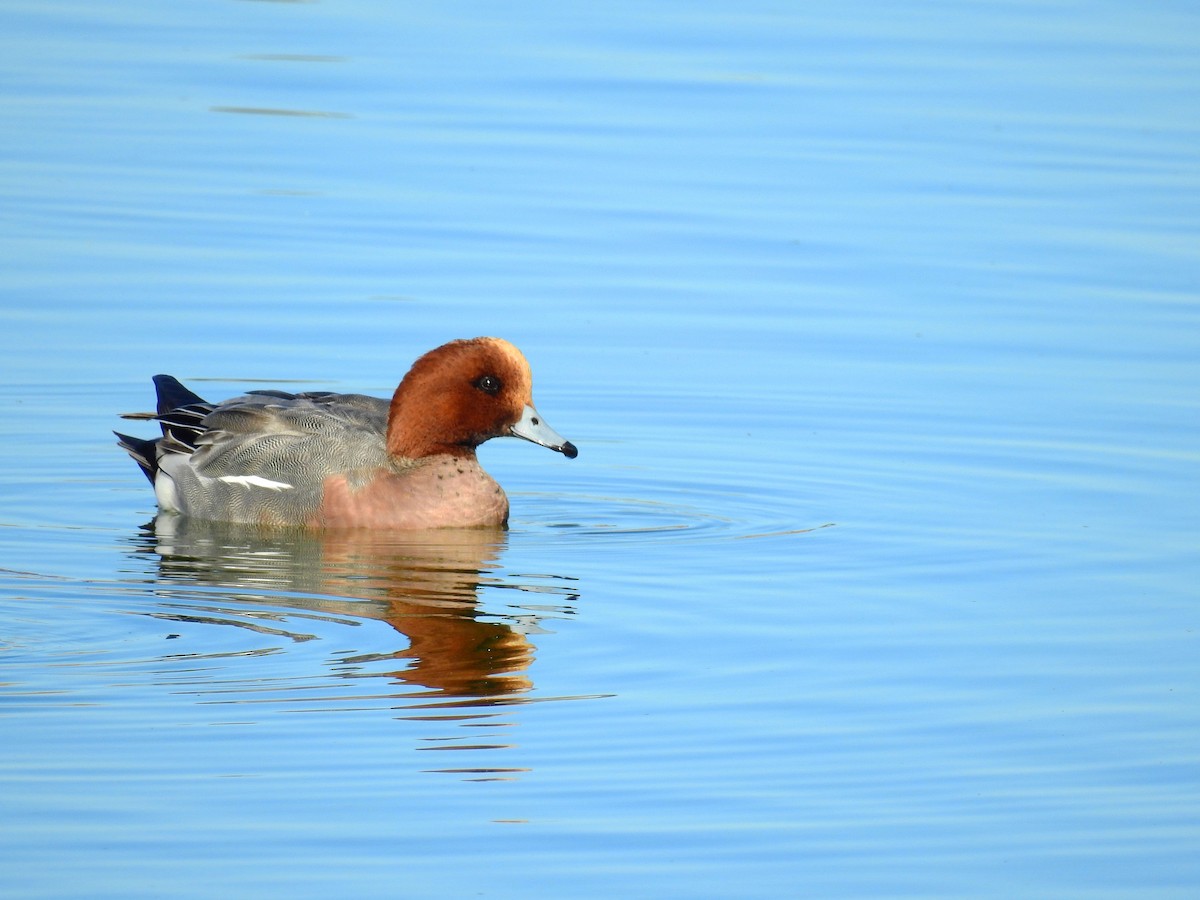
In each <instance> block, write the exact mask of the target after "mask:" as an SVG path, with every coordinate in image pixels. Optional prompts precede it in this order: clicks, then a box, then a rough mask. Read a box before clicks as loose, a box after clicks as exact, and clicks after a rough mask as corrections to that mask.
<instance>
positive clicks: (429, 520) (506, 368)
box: [113, 337, 579, 530]
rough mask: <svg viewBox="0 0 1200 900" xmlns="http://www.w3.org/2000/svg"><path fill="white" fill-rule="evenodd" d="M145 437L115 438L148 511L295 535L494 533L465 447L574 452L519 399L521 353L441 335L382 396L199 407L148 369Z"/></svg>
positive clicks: (492, 502)
mask: <svg viewBox="0 0 1200 900" xmlns="http://www.w3.org/2000/svg"><path fill="white" fill-rule="evenodd" d="M153 381H154V386H155V390H156V393H157V400H158V402H157V410H156V412H153V413H126V414H123V416H122V418H126V419H140V420H155V421H157V422H158V423H159V424H160V426H161V430H162V436H161V437H157V438H151V439H146V438H138V437H132V436H130V435H127V434H122V433H121V432H119V431H114V432H113V433H114V434H115V435H116V436H117V444H118V446H120V447H121V448H123V449H124V450H125V451H126V452H127V453H128V454H129V455H130V456H131V457H132V458H133V460H134V462H136V463H137V464H138V466H139V467H140V468H141V470H142V472H143V473H144V474H145V476H146V477H147V478H148V479H149V480H150V484H151V485H153V487H154V494H155V498H156V500H157V503H158V507H159V510H160V512H161V513H167V514H178V515H182V516H187V517H191V518H195V519H202V520H207V521H214V522H231V523H242V524H253V525H262V526H301V527H304V528H308V529H340V528H375V529H385V528H390V529H404V530H415V529H428V528H484V527H492V528H505V527H507V524H508V517H509V502H508V497H507V495H506V494H505V493H504V489H503V488H501V487H500V485H499V484H498V483H497V482H496V481H495V479H493V478H492V477H491V476H490V475H489V474H488V473H487V472H486V471H484V469H483V467H482V466H481V465H480V463H479V460H478V458H477V456H476V449H477V448H478V447H479V445H480V444H482V443H483V442H484V441H488V440H491V439H492V438H495V437H506V436H511V437H518V438H523V439H525V440H527V441H532V442H533V443H535V444H539V445H541V446H543V447H547V448H549V449H550V450H554V451H556V452H558V453H561V454H562V455H563V456H565V457H567V458H568V459H574V458H575V457H576V456H577V455H578V452H579V451H578V450H577V449H576V447H575V445H574V444H572V443H571V442H570V441H567V440H565V439H564V438H562V437H561V436H560V435H559V434H558V433H557V432H556V431H555V430H554V429H553V428H551V427H550V426H549V425H548V424H547V423H546V421H545V420H544V419H543V418H542V416H541V414H540V413H539V412H538V411H537V408H536V407H535V406H534V404H533V376H532V373H531V370H530V366H529V362H528V361H527V360H526V359H525V356H524V355H523V354H522V353H521V351H520V350H518V349H517V348H516V347H515V346H513V345H512V344H511V343H509V342H508V341H506V340H504V339H502V338H496V337H476V338H470V339H463V340H454V341H450V342H449V343H446V344H443V345H441V346H440V347H436V348H434V349H433V350H430V351H429V352H428V353H426V354H424V355H423V356H421V357H420V358H418V359H417V361H416V362H414V363H413V364H412V368H410V369H409V371H408V374H406V375H405V376H404V378H403V380H402V381H401V382H400V385H399V387H397V388H396V391H395V393H394V394H393V395H392V397H391V398H390V399H387V398H382V397H373V396H367V395H365V394H339V393H333V392H330V391H305V392H302V393H288V392H286V391H280V390H255V391H249V392H248V393H245V394H242V395H241V396H238V397H233V398H231V399H228V400H223V401H220V402H217V403H211V402H209V401H207V400H204V399H203V398H201V397H200V396H198V395H197V394H194V393H193V392H192V391H190V390H189V389H188V388H186V387H185V386H184V385H183V384H182V383H181V382H180V381H179V380H178V379H176V378H174V377H173V376H171V375H155V376H154V378H153Z"/></svg>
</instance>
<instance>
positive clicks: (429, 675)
mask: <svg viewBox="0 0 1200 900" xmlns="http://www.w3.org/2000/svg"><path fill="white" fill-rule="evenodd" d="M506 541H507V535H506V534H505V533H504V532H502V531H492V530H473V529H461V530H455V529H447V530H440V531H431V532H406V533H382V534H381V533H373V532H358V531H353V532H340V533H338V532H327V533H308V532H301V531H295V532H292V531H286V532H278V531H262V530H259V529H255V528H246V527H238V526H229V525H225V524H218V523H208V522H196V521H191V520H187V519H183V518H180V517H178V516H172V515H160V516H159V517H158V518H157V519H156V520H155V521H154V522H153V523H151V524H150V525H148V526H147V527H146V529H145V532H144V534H143V535H142V536H141V538H140V540H139V549H140V550H142V551H145V552H153V553H154V554H156V557H157V575H158V577H159V578H160V579H161V580H162V581H165V582H170V583H172V584H176V585H188V586H218V587H221V588H224V589H226V590H228V591H230V592H231V593H230V595H229V596H231V597H232V598H233V599H236V600H238V601H240V602H253V603H256V604H265V605H269V606H271V607H276V608H283V609H285V610H291V611H293V612H295V613H296V615H291V616H287V617H286V619H288V620H296V621H299V622H303V621H305V619H304V617H305V616H306V615H308V616H311V614H314V613H316V614H320V615H321V616H323V617H329V616H333V617H354V618H361V617H366V618H372V619H377V620H380V621H384V622H386V623H388V624H389V625H391V626H392V627H393V628H395V629H396V630H397V631H398V632H400V633H401V634H402V635H404V636H405V637H406V638H407V641H408V646H407V648H405V649H403V650H388V651H385V652H365V651H364V652H353V651H351V652H348V653H346V654H345V655H343V656H341V657H339V658H338V660H337V663H336V665H337V669H338V672H337V674H339V675H341V676H343V677H346V678H355V677H372V678H378V677H380V676H381V675H382V676H387V677H388V678H389V679H394V681H396V682H400V683H404V684H407V685H411V686H414V687H419V688H424V689H426V690H427V691H429V692H432V693H433V695H435V696H442V697H445V698H452V697H456V698H496V699H499V698H503V697H507V696H511V695H513V694H519V693H523V692H526V691H528V690H530V689H531V687H532V684H531V682H530V680H529V676H528V669H529V666H530V663H531V661H532V659H533V653H534V647H533V645H532V644H531V643H530V641H529V638H528V635H529V634H530V633H534V632H537V631H538V630H540V626H539V625H538V622H539V620H540V619H542V618H544V617H545V616H553V615H560V616H561V615H569V614H570V613H571V612H572V607H571V605H570V604H571V603H572V602H573V601H574V599H575V595H574V593H573V583H572V581H571V579H569V578H565V577H563V576H544V577H541V578H539V577H537V576H522V581H520V582H514V581H513V580H512V579H510V578H506V577H502V576H500V575H498V574H497V570H498V568H499V563H498V560H499V558H500V556H501V554H502V552H503V551H504V549H505V546H506ZM483 587H493V588H508V589H516V590H519V591H526V592H534V593H536V594H538V595H539V600H540V601H545V600H546V599H552V600H554V601H557V602H554V603H550V604H547V603H545V602H539V603H537V604H517V605H516V608H515V610H514V611H512V612H509V613H506V614H503V615H497V614H495V613H485V612H484V611H483V610H482V609H481V608H480V596H479V594H480V589H481V588H483ZM547 594H549V595H550V596H549V597H547V596H546V595H547ZM177 606H178V608H177V609H172V610H170V611H164V612H159V613H157V614H156V615H158V616H159V617H160V618H170V619H176V620H179V621H187V622H205V623H210V624H211V623H217V624H227V625H235V626H237V627H241V628H251V629H252V630H254V631H259V632H262V633H265V634H272V635H287V636H288V637H290V638H292V639H293V640H295V641H304V640H309V639H312V638H313V637H314V635H311V634H306V633H304V632H303V631H300V630H297V628H298V627H302V626H296V625H294V624H293V622H291V621H283V622H281V621H279V620H274V621H271V622H265V621H262V620H261V619H256V620H250V621H247V619H246V617H245V615H244V614H243V615H240V616H238V615H225V614H223V613H222V612H221V611H220V610H218V611H217V612H216V613H215V614H213V613H211V612H210V611H208V610H204V611H201V610H200V609H197V608H196V606H195V605H194V604H189V603H182V604H177ZM281 626H282V627H281ZM393 662H394V663H395V664H397V666H396V668H394V669H393V668H391V665H392V663H393ZM380 663H382V664H383V665H384V669H383V671H381V670H380V668H379V664H380ZM426 696H429V695H428V694H426ZM430 699H431V700H432V699H433V698H432V697H430ZM439 705H444V703H443V704H439Z"/></svg>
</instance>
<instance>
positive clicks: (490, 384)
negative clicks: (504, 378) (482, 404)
mask: <svg viewBox="0 0 1200 900" xmlns="http://www.w3.org/2000/svg"><path fill="white" fill-rule="evenodd" d="M475 387H477V388H479V389H480V390H481V391H483V392H484V393H485V394H491V395H492V396H495V395H496V394H498V393H500V388H502V387H504V385H503V384H502V383H501V382H500V379H499V378H497V377H496V376H495V375H480V376H479V377H478V378H476V379H475Z"/></svg>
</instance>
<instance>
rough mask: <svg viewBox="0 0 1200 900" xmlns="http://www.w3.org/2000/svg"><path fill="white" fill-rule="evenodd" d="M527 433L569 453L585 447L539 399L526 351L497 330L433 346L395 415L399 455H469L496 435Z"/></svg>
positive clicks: (399, 393)
mask: <svg viewBox="0 0 1200 900" xmlns="http://www.w3.org/2000/svg"><path fill="white" fill-rule="evenodd" d="M507 435H511V436H513V437H519V438H524V439H525V440H527V441H533V443H535V444H541V445H542V446H543V447H549V448H550V449H551V450H557V451H558V452H559V453H561V454H563V455H564V456H566V457H567V458H568V459H574V458H575V457H576V456H577V455H578V453H579V451H578V450H576V449H575V445H574V444H572V443H571V442H570V441H567V440H564V439H563V438H562V437H561V436H560V435H559V434H558V433H557V432H555V430H554V429H553V428H551V427H550V426H549V425H547V424H546V423H545V421H544V420H543V419H542V417H541V415H540V414H539V413H538V411H537V409H536V408H535V407H534V405H533V375H532V373H531V372H530V370H529V363H528V361H527V360H526V359H525V357H524V356H523V355H522V354H521V351H520V350H518V349H517V348H516V347H514V346H513V345H512V344H510V343H509V342H508V341H506V340H503V339H501V338H494V337H479V338H472V339H470V340H459V341H451V342H450V343H448V344H443V345H442V346H440V347H437V348H436V349H434V350H430V351H429V352H428V353H426V354H425V355H424V356H422V357H421V358H420V359H418V360H417V361H416V362H415V363H413V366H412V368H411V369H410V370H409V372H408V374H407V375H405V376H404V380H403V381H401V382H400V386H399V387H398V388H396V393H395V395H394V396H393V397H392V405H391V412H390V416H389V420H388V433H387V446H388V452H389V453H390V454H392V455H393V456H399V457H407V458H410V459H419V458H421V457H425V456H433V455H437V454H449V455H451V456H469V455H471V454H474V452H475V448H476V447H478V446H479V445H480V444H482V443H483V442H484V441H486V440H490V439H491V438H494V437H504V436H507Z"/></svg>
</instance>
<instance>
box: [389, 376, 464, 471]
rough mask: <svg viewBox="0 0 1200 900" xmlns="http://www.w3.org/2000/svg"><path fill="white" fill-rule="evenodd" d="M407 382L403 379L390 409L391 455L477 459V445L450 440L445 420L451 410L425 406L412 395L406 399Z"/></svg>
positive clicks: (409, 457) (400, 457)
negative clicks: (416, 401)
mask: <svg viewBox="0 0 1200 900" xmlns="http://www.w3.org/2000/svg"><path fill="white" fill-rule="evenodd" d="M405 384H406V382H401V383H400V386H399V387H398V388H396V393H395V394H393V395H392V404H391V407H390V408H389V410H388V427H387V452H388V455H389V456H392V457H396V458H399V459H424V458H426V457H429V456H453V457H456V458H459V459H474V458H475V447H474V445H472V444H469V443H454V442H452V441H447V440H446V434H447V433H448V429H446V428H445V427H443V425H442V424H441V423H442V422H443V421H445V418H446V414H447V410H444V409H441V408H438V407H432V408H429V407H426V408H421V407H419V406H418V404H416V403H414V402H413V401H412V400H411V398H409V399H406V394H407V392H406V391H405Z"/></svg>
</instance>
